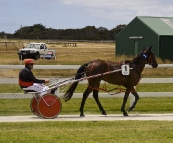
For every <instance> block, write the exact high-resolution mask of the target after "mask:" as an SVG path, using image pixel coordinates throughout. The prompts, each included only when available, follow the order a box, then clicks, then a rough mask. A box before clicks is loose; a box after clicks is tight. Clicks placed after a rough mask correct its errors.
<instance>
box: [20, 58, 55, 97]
mask: <svg viewBox="0 0 173 143" xmlns="http://www.w3.org/2000/svg"><path fill="white" fill-rule="evenodd" d="M33 65H34V60H33V59H26V60H25V68H24V69H22V70H21V71H20V73H19V85H20V87H21V88H22V89H23V90H24V91H26V92H33V91H36V92H38V91H40V93H39V94H38V95H40V96H43V95H45V94H47V93H52V94H54V92H55V90H52V91H51V90H48V89H49V87H48V86H45V85H44V84H45V83H49V82H50V80H48V79H45V80H41V79H37V78H35V76H34V75H33V73H32V71H31V70H32V69H33Z"/></svg>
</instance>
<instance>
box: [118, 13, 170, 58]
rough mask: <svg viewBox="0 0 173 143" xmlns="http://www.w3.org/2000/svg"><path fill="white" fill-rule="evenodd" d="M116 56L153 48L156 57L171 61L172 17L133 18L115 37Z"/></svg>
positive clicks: (133, 53)
mask: <svg viewBox="0 0 173 143" xmlns="http://www.w3.org/2000/svg"><path fill="white" fill-rule="evenodd" d="M115 43H116V50H115V51H116V53H115V54H116V55H123V54H125V55H136V54H137V53H139V52H140V51H141V50H142V49H143V48H144V47H146V46H151V45H152V46H153V48H152V51H153V52H154V53H155V56H156V57H160V58H161V59H169V60H173V17H148V16H137V17H135V18H134V19H133V20H132V21H131V22H130V23H129V24H128V25H127V26H126V27H125V28H124V29H123V30H122V31H121V32H120V33H118V34H117V35H116V37H115Z"/></svg>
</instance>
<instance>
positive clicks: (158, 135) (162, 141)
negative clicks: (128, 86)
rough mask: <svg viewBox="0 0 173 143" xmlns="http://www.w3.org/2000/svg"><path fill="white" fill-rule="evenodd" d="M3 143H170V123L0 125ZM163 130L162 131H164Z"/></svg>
mask: <svg viewBox="0 0 173 143" xmlns="http://www.w3.org/2000/svg"><path fill="white" fill-rule="evenodd" d="M0 129H1V130H0V142H6V143H19V142H20V143H40V142H43V143H126V142H128V143H139V142H140V143H172V141H173V122H161V121H159V122H155V121H114V122H112V121H107V122H104V121H99V122H92V121H91V122H33V123H0ZM165 130H166V131H165Z"/></svg>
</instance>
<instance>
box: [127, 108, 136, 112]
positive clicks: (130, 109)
mask: <svg viewBox="0 0 173 143" xmlns="http://www.w3.org/2000/svg"><path fill="white" fill-rule="evenodd" d="M134 109H135V108H134V107H129V109H128V110H127V111H128V112H130V111H132V110H134Z"/></svg>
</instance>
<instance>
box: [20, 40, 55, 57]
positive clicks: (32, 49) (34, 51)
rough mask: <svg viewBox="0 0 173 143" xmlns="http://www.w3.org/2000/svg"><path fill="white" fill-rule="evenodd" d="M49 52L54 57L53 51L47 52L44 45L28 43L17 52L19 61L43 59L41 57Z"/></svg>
mask: <svg viewBox="0 0 173 143" xmlns="http://www.w3.org/2000/svg"><path fill="white" fill-rule="evenodd" d="M50 51H52V53H53V54H54V55H55V50H48V48H47V46H46V44H45V43H30V44H28V45H27V46H26V47H24V48H23V49H20V50H19V51H18V55H19V60H23V59H26V58H32V59H34V60H38V59H39V58H43V56H44V55H46V54H47V53H48V52H50Z"/></svg>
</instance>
